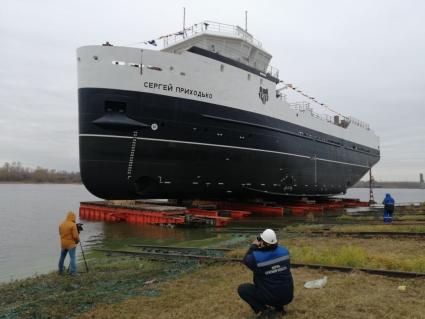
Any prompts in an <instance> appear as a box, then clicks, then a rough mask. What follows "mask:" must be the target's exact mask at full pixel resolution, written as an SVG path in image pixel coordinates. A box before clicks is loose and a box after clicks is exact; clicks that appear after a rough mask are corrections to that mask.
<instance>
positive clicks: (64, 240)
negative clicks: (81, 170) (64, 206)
mask: <svg viewBox="0 0 425 319" xmlns="http://www.w3.org/2000/svg"><path fill="white" fill-rule="evenodd" d="M75 220H76V216H75V214H74V213H73V212H68V215H67V216H66V219H65V221H64V222H63V223H62V224H60V225H59V235H60V238H61V255H60V258H59V265H58V266H59V274H63V270H64V266H63V263H64V261H65V257H66V255H67V254H68V253H69V258H70V259H71V262H70V275H71V276H75V275H76V274H77V257H76V255H75V251H76V249H77V244H78V243H79V242H80V236H79V229H78V227H77V224H76V223H75Z"/></svg>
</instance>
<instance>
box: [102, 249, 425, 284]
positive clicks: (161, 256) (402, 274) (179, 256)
mask: <svg viewBox="0 0 425 319" xmlns="http://www.w3.org/2000/svg"><path fill="white" fill-rule="evenodd" d="M198 249H199V248H198ZM96 251H100V252H104V253H106V254H110V255H126V256H134V257H143V258H146V259H151V260H168V261H182V260H183V259H192V260H199V261H205V260H210V261H214V262H225V263H229V262H230V263H240V262H242V260H241V259H240V258H231V257H223V256H208V255H196V254H187V253H181V252H180V253H178V252H177V253H175V252H157V251H155V252H152V251H131V250H110V249H96ZM291 267H293V268H302V267H305V268H311V269H325V270H330V271H339V272H351V271H363V272H365V273H369V274H373V275H381V276H388V277H398V278H418V277H425V273H420V272H408V271H396V270H386V269H370V268H353V267H345V266H332V265H322V264H306V263H291Z"/></svg>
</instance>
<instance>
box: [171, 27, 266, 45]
mask: <svg viewBox="0 0 425 319" xmlns="http://www.w3.org/2000/svg"><path fill="white" fill-rule="evenodd" d="M198 33H220V34H223V35H230V36H234V37H237V38H241V39H244V40H245V41H247V42H249V43H252V44H254V45H255V46H257V47H260V48H261V47H262V44H261V42H260V41H258V40H257V39H255V38H254V37H253V36H252V35H251V34H250V33H248V32H247V31H245V30H244V29H242V28H241V27H239V26H235V25H231V24H225V23H219V22H214V21H202V22H199V23H195V24H194V25H192V26H190V27H188V28H185V29H184V30H182V31H179V32H177V33H174V34H170V35H166V36H164V37H163V40H164V47H168V46H170V45H173V44H175V43H177V42H179V41H181V40H184V39H185V38H187V37H190V36H193V35H195V34H198Z"/></svg>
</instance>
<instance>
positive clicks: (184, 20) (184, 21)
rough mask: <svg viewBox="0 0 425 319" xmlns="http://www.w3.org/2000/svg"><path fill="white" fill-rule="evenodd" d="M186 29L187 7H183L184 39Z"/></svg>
mask: <svg viewBox="0 0 425 319" xmlns="http://www.w3.org/2000/svg"><path fill="white" fill-rule="evenodd" d="M185 29H186V7H183V38H184V30H185Z"/></svg>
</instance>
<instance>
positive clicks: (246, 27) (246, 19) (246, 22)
mask: <svg viewBox="0 0 425 319" xmlns="http://www.w3.org/2000/svg"><path fill="white" fill-rule="evenodd" d="M245 31H248V10H245Z"/></svg>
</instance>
